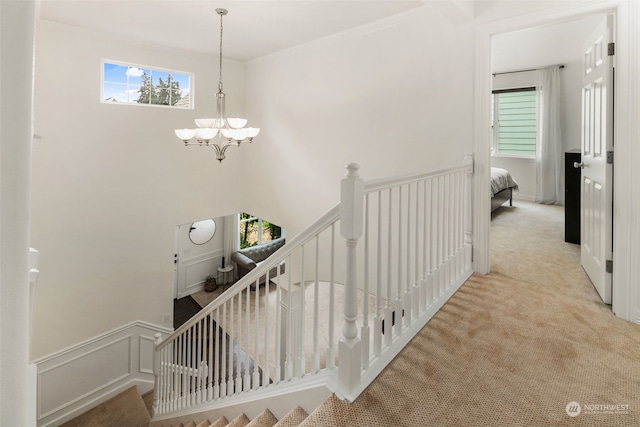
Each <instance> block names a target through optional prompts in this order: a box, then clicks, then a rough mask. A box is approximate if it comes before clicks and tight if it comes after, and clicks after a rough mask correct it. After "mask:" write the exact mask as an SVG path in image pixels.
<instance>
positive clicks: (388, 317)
mask: <svg viewBox="0 0 640 427" xmlns="http://www.w3.org/2000/svg"><path fill="white" fill-rule="evenodd" d="M392 196H393V190H392V189H391V188H390V189H389V221H388V223H389V224H388V227H387V295H386V298H387V299H386V307H385V312H384V325H385V328H384V343H385V344H386V345H387V346H390V345H391V341H392V339H393V326H392V325H393V308H392V307H391V300H392V296H391V292H392V291H391V256H392V244H391V242H392V237H393V236H392V229H393V222H392V216H393V215H392V214H393V209H392V203H391V201H392Z"/></svg>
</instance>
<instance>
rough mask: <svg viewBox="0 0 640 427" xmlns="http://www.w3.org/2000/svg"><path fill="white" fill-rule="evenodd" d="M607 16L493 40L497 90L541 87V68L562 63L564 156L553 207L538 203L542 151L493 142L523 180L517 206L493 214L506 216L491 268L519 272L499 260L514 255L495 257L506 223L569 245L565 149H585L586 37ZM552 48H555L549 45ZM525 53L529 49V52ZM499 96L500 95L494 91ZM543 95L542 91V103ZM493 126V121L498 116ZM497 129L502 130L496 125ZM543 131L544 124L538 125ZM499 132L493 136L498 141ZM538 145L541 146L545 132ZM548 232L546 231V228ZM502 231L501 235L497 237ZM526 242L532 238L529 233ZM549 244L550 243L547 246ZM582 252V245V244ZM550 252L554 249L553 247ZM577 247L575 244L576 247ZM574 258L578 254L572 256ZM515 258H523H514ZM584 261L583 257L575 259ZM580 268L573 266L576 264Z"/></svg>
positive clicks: (497, 227)
mask: <svg viewBox="0 0 640 427" xmlns="http://www.w3.org/2000/svg"><path fill="white" fill-rule="evenodd" d="M604 17H606V14H604V13H600V14H593V15H589V16H583V17H580V18H577V19H571V20H563V21H562V22H558V23H555V24H547V25H544V26H538V27H531V28H526V29H520V30H518V31H513V32H508V33H503V34H496V35H493V36H492V38H491V68H492V72H493V73H494V74H493V75H492V78H491V80H492V91H498V92H513V91H517V90H520V91H524V90H531V88H539V87H540V86H541V76H540V75H541V70H542V69H543V68H546V67H551V66H562V68H561V69H560V83H561V93H560V105H559V107H560V108H559V112H558V117H559V121H560V131H561V134H562V137H561V140H562V144H561V147H559V150H558V151H559V155H560V161H559V163H560V165H561V169H560V173H559V177H560V180H559V181H560V182H559V188H558V191H557V194H558V195H559V196H560V197H558V200H557V202H556V203H557V204H556V205H553V207H549V208H545V207H544V206H535V204H534V203H533V202H535V201H536V200H537V199H538V198H539V197H540V189H539V186H540V175H541V171H540V165H539V164H538V159H539V157H540V155H539V153H535V154H533V155H530V153H529V155H524V156H522V155H517V154H516V155H514V154H513V153H506V154H505V153H500V150H499V148H500V147H498V146H496V144H494V143H492V144H491V156H490V165H491V166H492V167H493V166H495V167H499V168H503V169H506V170H508V171H509V172H510V173H511V174H512V176H513V178H514V179H515V181H516V182H517V183H518V186H519V190H518V192H517V193H516V194H515V195H514V203H513V205H514V207H509V203H508V202H507V203H505V204H504V205H503V206H504V207H501V208H499V209H498V210H497V211H496V212H494V213H493V214H492V218H495V217H496V216H499V217H501V218H500V221H496V223H498V224H494V223H493V222H492V224H491V231H490V233H491V235H490V242H491V247H490V254H491V255H490V269H491V271H513V272H515V271H517V269H513V268H510V267H505V266H498V265H496V264H497V263H505V262H510V261H509V259H507V258H505V257H504V256H502V257H496V256H494V250H495V252H497V253H501V252H502V250H503V249H504V248H502V249H501V246H503V245H504V241H503V240H502V237H501V235H500V233H501V232H502V231H501V230H502V229H503V228H504V227H513V229H512V230H511V231H512V232H513V235H514V237H515V236H516V235H519V233H521V232H522V231H523V230H519V229H518V230H517V232H515V231H514V230H515V229H516V228H518V227H524V228H525V230H524V231H527V232H530V234H531V235H532V236H535V235H536V234H540V233H541V232H542V233H547V234H549V233H552V234H553V235H552V236H551V235H550V236H549V239H550V241H555V242H556V243H557V244H558V245H561V246H562V245H566V244H565V243H564V234H565V229H564V221H565V215H564V207H563V205H564V194H565V165H564V163H565V159H564V157H565V152H568V151H571V150H578V151H579V150H580V149H581V138H582V129H583V125H582V119H583V117H582V112H581V110H582V108H581V106H582V96H583V95H582V74H583V73H582V71H583V53H584V51H583V49H582V47H583V44H584V40H586V39H587V37H588V36H589V35H590V34H591V33H592V32H593V30H594V29H595V28H596V27H597V26H598V24H599V23H600V22H601V21H602V19H603V18H604ZM549 46H554V48H553V49H549ZM522 52H527V54H526V55H523V54H522ZM494 97H495V95H494ZM540 98H541V95H540V94H538V96H537V102H540ZM492 107H493V108H492V111H491V113H492V114H491V118H492V119H494V118H495V115H496V113H495V111H496V110H498V108H497V107H496V105H495V103H493V104H492ZM492 125H493V120H492ZM492 130H493V131H494V132H495V131H496V129H495V128H492ZM536 130H537V131H538V132H540V127H539V125H538V127H537V129H536ZM494 135H495V134H492V139H495V138H493V136H494ZM537 138H538V149H539V135H538V136H537ZM516 213H521V214H522V217H523V218H522V219H523V220H524V221H518V220H514V221H512V219H513V218H511V217H510V216H511V215H515V214H516ZM541 230H544V231H541ZM496 233H498V234H497V235H496ZM519 239H520V241H521V242H523V241H529V240H528V239H527V238H525V237H524V236H521V237H519ZM544 246H545V247H546V244H545V245H544ZM577 247H578V251H579V248H580V246H579V245H577ZM545 250H547V251H549V250H550V248H548V247H547V248H546V249H545ZM573 250H575V248H574V249H573ZM570 259H573V258H570ZM513 262H521V261H516V260H514V261H513ZM572 262H573V263H577V265H578V266H579V265H580V260H579V258H578V259H577V260H576V259H574V260H573V261H572ZM573 267H575V266H573V265H572V266H571V268H573Z"/></svg>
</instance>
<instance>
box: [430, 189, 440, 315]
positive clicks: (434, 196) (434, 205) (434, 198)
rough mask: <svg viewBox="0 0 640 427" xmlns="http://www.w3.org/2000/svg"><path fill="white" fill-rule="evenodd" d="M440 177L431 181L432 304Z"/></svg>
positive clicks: (435, 266) (434, 294)
mask: <svg viewBox="0 0 640 427" xmlns="http://www.w3.org/2000/svg"><path fill="white" fill-rule="evenodd" d="M438 179H439V178H438V177H434V178H432V179H431V215H430V216H429V217H430V218H431V236H429V246H430V248H431V249H430V252H431V262H430V267H429V271H430V279H431V283H430V286H429V288H430V291H431V303H433V302H435V299H436V295H437V288H436V286H437V283H438V281H437V273H438V271H437V268H438V266H437V265H436V260H437V259H438Z"/></svg>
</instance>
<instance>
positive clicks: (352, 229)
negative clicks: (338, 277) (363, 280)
mask: <svg viewBox="0 0 640 427" xmlns="http://www.w3.org/2000/svg"><path fill="white" fill-rule="evenodd" d="M359 168H360V166H359V165H358V164H357V163H349V164H348V165H347V176H346V177H345V178H343V179H342V182H341V187H340V189H341V191H340V234H341V235H342V237H343V238H344V239H345V242H346V247H347V272H346V276H345V290H344V292H345V293H344V309H343V310H344V311H343V316H344V325H343V326H342V338H341V339H340V343H339V346H338V379H339V382H340V386H341V387H344V388H345V389H346V391H348V392H351V391H352V390H353V389H354V387H355V386H357V385H358V384H359V383H360V374H361V372H360V370H361V367H362V355H361V351H362V345H361V342H360V339H359V338H358V328H357V326H356V319H357V317H358V300H357V289H356V268H357V266H356V248H357V245H358V239H359V238H360V237H361V236H362V230H363V215H364V208H363V198H364V182H363V181H362V178H360V174H359V173H358V169H359Z"/></svg>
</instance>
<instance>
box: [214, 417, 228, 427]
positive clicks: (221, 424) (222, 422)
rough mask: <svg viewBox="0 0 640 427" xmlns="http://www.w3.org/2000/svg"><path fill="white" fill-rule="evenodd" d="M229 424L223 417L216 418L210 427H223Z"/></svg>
mask: <svg viewBox="0 0 640 427" xmlns="http://www.w3.org/2000/svg"><path fill="white" fill-rule="evenodd" d="M227 424H229V421H227V419H226V418H225V417H220V418H218V419H217V420H216V421H215V422H214V423H213V424H211V426H210V427H224V426H226V425H227Z"/></svg>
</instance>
